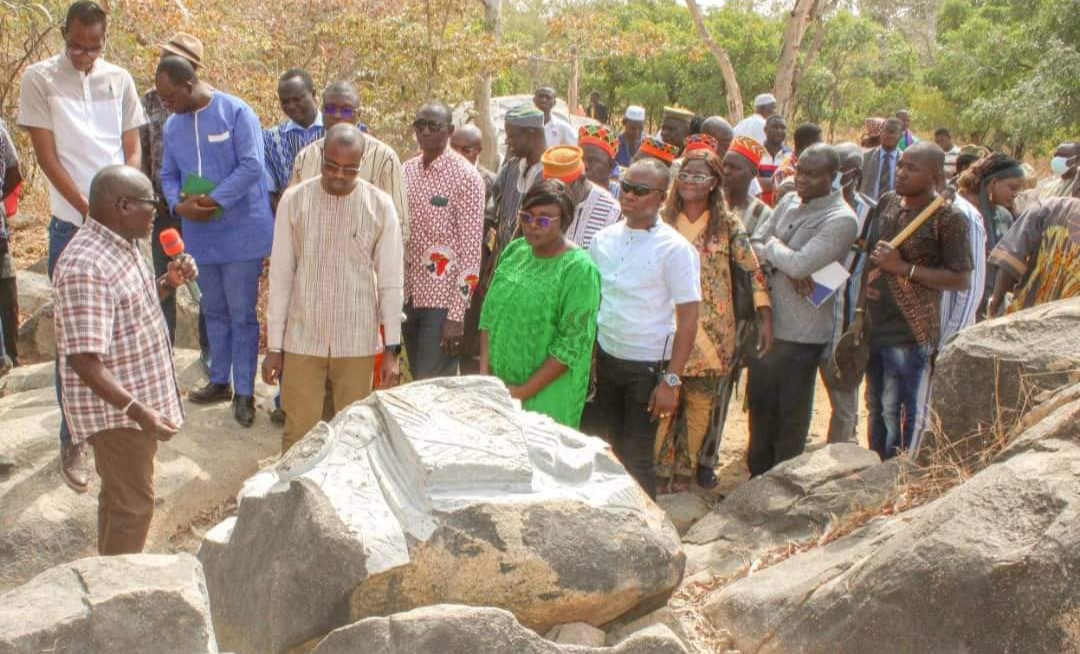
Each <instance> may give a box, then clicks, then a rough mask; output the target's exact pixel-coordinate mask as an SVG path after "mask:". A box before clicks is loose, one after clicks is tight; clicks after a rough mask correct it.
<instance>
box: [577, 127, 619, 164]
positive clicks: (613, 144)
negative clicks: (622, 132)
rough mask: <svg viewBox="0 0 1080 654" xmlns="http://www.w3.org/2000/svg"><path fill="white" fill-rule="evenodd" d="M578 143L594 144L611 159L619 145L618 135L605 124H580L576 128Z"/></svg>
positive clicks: (582, 144)
mask: <svg viewBox="0 0 1080 654" xmlns="http://www.w3.org/2000/svg"><path fill="white" fill-rule="evenodd" d="M578 145H579V146H581V147H585V146H586V145H595V146H596V147H598V148H600V149H601V150H603V151H604V152H606V153H607V155H608V156H609V157H611V158H612V159H614V158H615V151H616V150H617V149H618V147H619V136H618V135H617V134H616V133H615V131H614V130H613V129H611V128H610V127H608V126H607V125H582V126H581V127H580V128H579V129H578Z"/></svg>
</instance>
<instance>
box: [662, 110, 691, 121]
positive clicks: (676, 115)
mask: <svg viewBox="0 0 1080 654" xmlns="http://www.w3.org/2000/svg"><path fill="white" fill-rule="evenodd" d="M668 118H671V119H672V120H677V121H679V122H682V123H686V124H687V125H689V124H690V121H691V120H693V118H694V112H693V111H690V110H689V109H683V108H682V107H664V120H667V119H668Z"/></svg>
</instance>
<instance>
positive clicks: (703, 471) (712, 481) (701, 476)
mask: <svg viewBox="0 0 1080 654" xmlns="http://www.w3.org/2000/svg"><path fill="white" fill-rule="evenodd" d="M718 483H720V482H719V481H718V480H717V479H716V471H715V470H713V469H712V466H703V465H701V464H698V467H697V485H698V486H700V487H702V488H704V489H705V490H712V489H714V488H716V485H717V484H718Z"/></svg>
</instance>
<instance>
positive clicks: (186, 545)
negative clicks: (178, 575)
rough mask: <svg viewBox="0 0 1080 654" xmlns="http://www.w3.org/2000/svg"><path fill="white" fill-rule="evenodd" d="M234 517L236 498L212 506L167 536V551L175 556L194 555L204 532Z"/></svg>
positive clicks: (204, 534)
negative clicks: (180, 553) (178, 554)
mask: <svg viewBox="0 0 1080 654" xmlns="http://www.w3.org/2000/svg"><path fill="white" fill-rule="evenodd" d="M234 515H236V498H235V497H230V498H229V499H227V500H225V501H224V502H223V503H221V504H219V505H218V506H212V507H210V508H208V509H204V510H202V511H200V512H199V515H197V516H195V518H194V519H193V520H192V521H191V522H189V523H188V524H186V525H183V526H181V527H179V528H178V529H177V530H176V531H175V532H173V534H172V535H171V536H169V543H168V549H169V551H170V552H172V553H174V554H176V553H179V552H187V553H188V554H195V552H197V551H198V549H199V545H200V544H201V543H202V540H203V537H204V536H206V532H208V531H210V529H211V528H213V527H214V526H215V525H217V524H218V523H220V522H221V521H222V520H225V519H226V518H229V517H232V516H234Z"/></svg>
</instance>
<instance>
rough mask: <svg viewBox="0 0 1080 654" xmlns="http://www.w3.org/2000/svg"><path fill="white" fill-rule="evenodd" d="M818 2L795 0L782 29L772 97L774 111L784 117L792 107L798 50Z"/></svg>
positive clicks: (815, 0)
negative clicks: (782, 37) (782, 42)
mask: <svg viewBox="0 0 1080 654" xmlns="http://www.w3.org/2000/svg"><path fill="white" fill-rule="evenodd" d="M819 2H820V0H795V8H794V9H792V10H791V13H790V14H789V15H788V20H787V25H786V26H785V27H784V47H783V49H781V51H780V63H779V64H777V66H776V81H775V82H774V83H773V95H775V96H776V111H777V112H778V113H780V114H783V115H785V116H788V115H790V112H791V109H792V108H793V106H794V103H793V102H792V100H793V95H792V92H793V89H794V80H795V68H796V67H797V66H798V63H799V50H800V47H801V46H802V41H803V37H804V36H806V29H807V27H809V25H810V20H811V17H812V15H813V13H814V7H815V5H817V4H819Z"/></svg>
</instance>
